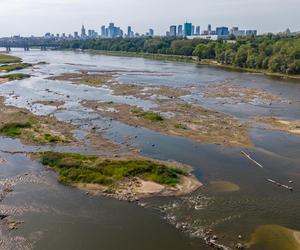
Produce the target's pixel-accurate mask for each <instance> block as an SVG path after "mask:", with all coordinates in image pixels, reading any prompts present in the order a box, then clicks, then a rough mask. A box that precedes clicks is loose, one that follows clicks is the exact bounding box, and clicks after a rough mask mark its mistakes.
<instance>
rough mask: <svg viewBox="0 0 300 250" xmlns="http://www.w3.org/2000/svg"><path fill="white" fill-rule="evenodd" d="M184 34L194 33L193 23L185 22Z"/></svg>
mask: <svg viewBox="0 0 300 250" xmlns="http://www.w3.org/2000/svg"><path fill="white" fill-rule="evenodd" d="M184 35H185V36H191V35H192V24H191V23H185V24H184Z"/></svg>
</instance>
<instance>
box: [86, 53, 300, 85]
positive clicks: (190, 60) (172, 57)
mask: <svg viewBox="0 0 300 250" xmlns="http://www.w3.org/2000/svg"><path fill="white" fill-rule="evenodd" d="M88 51H89V52H91V53H94V54H101V55H108V56H125V57H136V58H145V59H153V60H163V61H176V62H184V63H193V64H198V65H207V66H213V67H218V68H223V69H227V70H233V71H240V72H247V73H252V74H261V75H265V76H270V77H275V78H281V79H291V80H297V81H300V75H287V74H281V73H274V72H269V71H267V70H262V69H250V68H241V67H237V66H233V65H227V64H221V63H218V62H217V61H215V60H208V59H203V60H201V61H199V60H198V59H197V57H195V56H179V55H165V54H149V53H141V52H140V53H138V52H125V51H104V50H88Z"/></svg>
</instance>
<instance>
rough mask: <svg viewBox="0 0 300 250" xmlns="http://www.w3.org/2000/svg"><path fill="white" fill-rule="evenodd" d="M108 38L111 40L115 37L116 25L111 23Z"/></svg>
mask: <svg viewBox="0 0 300 250" xmlns="http://www.w3.org/2000/svg"><path fill="white" fill-rule="evenodd" d="M108 37H109V38H113V37H115V24H114V23H110V24H109V25H108Z"/></svg>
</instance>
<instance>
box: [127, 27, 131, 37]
mask: <svg viewBox="0 0 300 250" xmlns="http://www.w3.org/2000/svg"><path fill="white" fill-rule="evenodd" d="M131 34H132V29H131V26H128V28H127V37H131Z"/></svg>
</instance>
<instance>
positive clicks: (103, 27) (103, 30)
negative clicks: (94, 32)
mask: <svg viewBox="0 0 300 250" xmlns="http://www.w3.org/2000/svg"><path fill="white" fill-rule="evenodd" d="M101 36H102V37H106V32H105V25H102V26H101Z"/></svg>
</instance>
